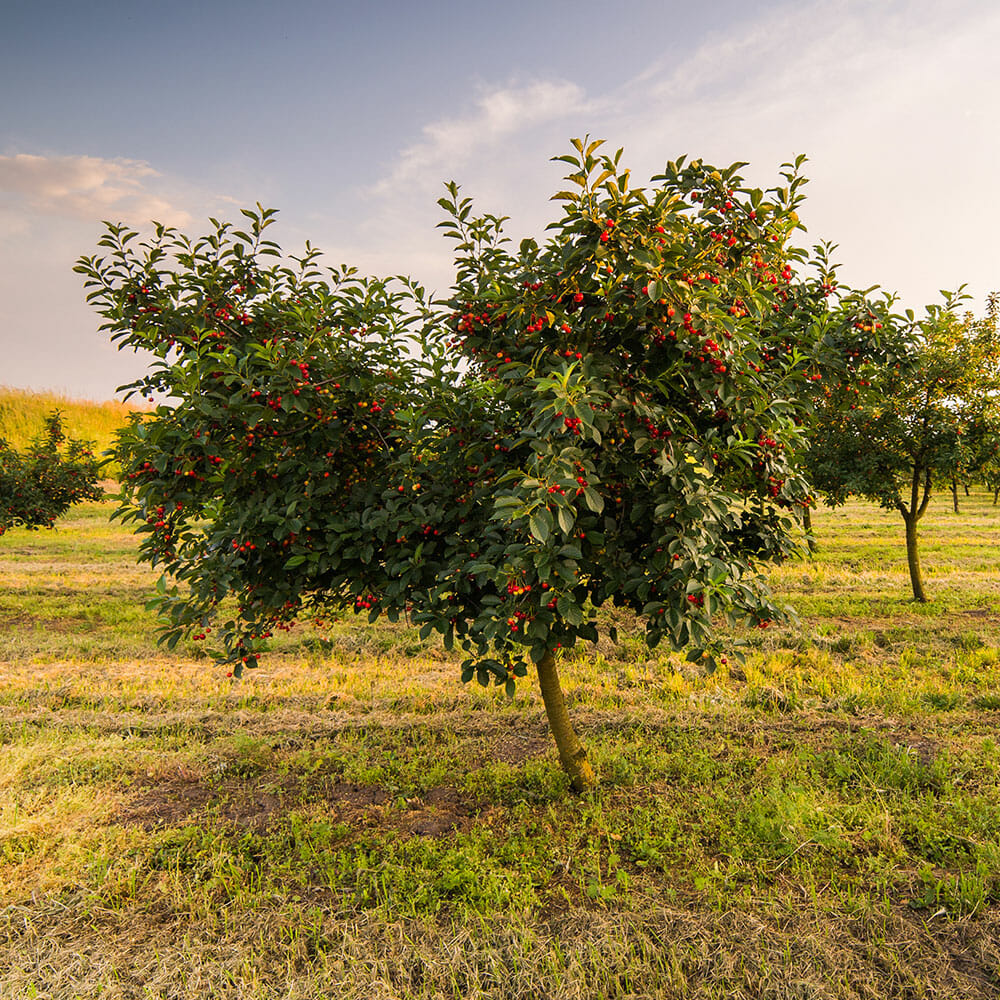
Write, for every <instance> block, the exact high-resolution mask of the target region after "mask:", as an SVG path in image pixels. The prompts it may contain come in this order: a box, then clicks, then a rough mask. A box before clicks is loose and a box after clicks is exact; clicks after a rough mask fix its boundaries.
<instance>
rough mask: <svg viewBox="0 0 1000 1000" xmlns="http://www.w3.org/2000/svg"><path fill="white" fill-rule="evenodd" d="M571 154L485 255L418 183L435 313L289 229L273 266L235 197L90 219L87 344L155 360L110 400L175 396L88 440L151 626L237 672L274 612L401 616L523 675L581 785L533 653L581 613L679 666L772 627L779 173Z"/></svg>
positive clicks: (782, 492) (581, 151)
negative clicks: (522, 233) (637, 167)
mask: <svg viewBox="0 0 1000 1000" xmlns="http://www.w3.org/2000/svg"><path fill="white" fill-rule="evenodd" d="M599 145H600V144H599V143H596V142H595V143H586V142H580V141H577V142H575V143H574V151H573V152H572V153H571V154H569V155H567V156H563V157H559V159H560V160H561V161H563V162H564V163H565V164H567V165H568V166H569V170H570V173H569V176H568V177H567V182H568V189H567V190H566V191H563V192H560V193H559V194H558V195H556V198H557V199H559V200H561V201H563V202H564V204H565V212H564V213H563V215H562V217H561V218H560V219H558V220H557V221H555V222H553V223H552V225H551V226H550V227H549V229H550V231H551V232H552V236H551V239H550V240H549V241H548V242H547V243H546V244H545V245H544V246H539V245H538V244H537V243H536V242H535V241H533V240H525V241H523V242H522V243H521V244H520V246H519V247H518V248H517V249H516V250H512V249H511V247H510V246H509V243H508V241H507V239H506V238H505V236H504V235H503V228H502V227H503V221H504V220H503V219H502V218H498V217H496V216H490V215H484V216H480V217H476V216H474V215H473V213H472V208H471V203H470V202H469V200H468V199H464V198H461V197H460V196H459V190H458V188H457V186H456V185H454V184H451V185H449V186H448V196H447V197H445V198H443V199H442V200H441V205H442V207H443V209H444V211H445V213H446V220H445V222H444V223H442V225H443V226H444V228H445V231H446V234H447V235H448V236H450V237H451V238H452V239H453V240H454V241H455V244H456V248H457V257H456V266H457V278H456V283H455V287H454V289H453V292H452V295H451V297H450V300H449V301H448V303H446V304H445V305H444V306H438V305H435V306H431V305H429V304H428V303H427V302H426V301H425V298H424V296H423V293H422V290H421V289H419V288H418V287H416V286H415V285H414V284H413V283H412V282H410V281H407V280H396V281H391V282H387V281H380V280H375V279H362V278H359V277H358V276H357V274H356V273H355V272H354V271H352V270H350V269H345V268H341V269H332V270H325V271H321V270H320V268H319V267H318V266H317V263H316V257H317V252H316V251H315V250H313V249H312V248H310V247H309V246H308V245H307V248H306V251H305V253H304V254H303V255H302V256H301V257H299V258H297V259H293V261H292V262H291V263H287V262H285V260H283V259H282V258H281V257H280V254H279V249H278V247H277V246H276V245H275V244H274V243H273V242H271V241H269V240H267V239H265V238H264V234H265V233H266V230H267V227H268V226H269V225H270V224H271V222H272V221H273V218H272V217H273V214H274V213H273V211H272V210H269V209H261V208H260V206H258V210H257V211H245V212H244V215H245V216H246V217H247V219H248V222H247V225H246V228H245V229H243V230H241V229H239V228H236V227H233V226H231V225H229V224H226V223H218V224H215V225H214V228H213V230H212V231H211V232H210V233H209V234H208V235H206V236H204V237H200V238H198V239H189V238H188V237H186V236H184V235H182V234H180V233H177V232H176V231H174V230H172V229H167V228H164V227H158V228H157V230H156V233H155V236H153V237H152V238H151V239H150V240H147V241H141V240H140V238H139V237H138V236H137V234H136V233H135V232H133V231H130V230H129V229H127V228H125V227H124V226H111V227H109V229H108V231H107V233H106V235H105V237H104V238H103V239H102V240H101V243H100V246H101V253H102V255H103V256H100V257H88V258H82V259H81V261H80V262H79V263H78V267H77V270H79V271H80V272H82V273H83V274H84V275H85V277H86V281H87V286H88V288H89V289H90V292H89V298H90V300H91V301H92V302H93V303H94V304H95V305H96V306H97V308H98V309H99V311H100V313H101V315H102V316H103V317H104V318H105V328H107V329H108V330H110V331H111V334H112V337H113V339H115V340H117V341H118V342H119V344H120V346H123V347H130V348H136V349H144V350H148V351H151V352H152V353H153V354H155V355H156V356H157V358H158V361H157V362H156V363H155V366H154V367H153V369H152V370H151V372H150V373H149V374H148V376H147V377H146V378H144V379H142V380H141V381H140V382H138V383H136V385H135V386H134V387H133V388H134V389H135V390H136V391H140V392H143V393H145V394H148V392H149V391H156V392H160V393H164V394H167V395H168V396H169V397H171V398H172V399H173V400H175V401H176V402H175V403H174V404H172V405H161V406H160V407H159V408H158V409H157V411H156V413H155V414H154V415H153V416H152V417H151V418H148V419H145V420H142V421H139V420H136V421H135V423H134V424H133V425H132V427H131V428H130V429H129V430H127V431H126V432H125V433H124V435H123V436H122V438H121V443H120V447H119V449H118V456H119V458H120V460H121V462H122V465H123V468H124V469H125V472H126V477H125V481H124V482H125V485H124V492H123V504H122V508H121V511H120V514H121V516H123V517H125V518H128V519H132V520H134V521H135V522H136V523H137V524H138V529H137V530H138V531H140V532H141V533H143V534H144V536H145V537H144V540H143V542H142V544H141V547H140V552H141V558H142V559H143V560H145V561H147V562H149V563H151V564H153V565H160V566H162V567H163V568H164V570H165V571H166V577H165V578H164V580H163V581H161V610H162V613H163V614H164V616H165V618H166V621H167V625H166V628H165V632H164V639H165V641H166V642H167V643H168V644H173V643H176V642H177V641H178V639H179V638H180V637H181V636H182V635H191V634H192V633H195V634H196V635H197V636H199V637H204V636H205V635H206V634H207V633H208V632H209V630H210V629H211V628H213V627H214V628H215V632H214V635H215V636H216V637H218V638H219V639H221V641H222V645H223V647H224V648H223V651H222V652H221V653H220V658H221V660H222V661H223V662H228V663H230V664H232V665H233V670H234V672H235V673H237V674H239V672H240V670H241V669H242V667H243V666H254V665H256V662H257V656H258V653H259V651H260V649H261V648H262V646H263V645H264V644H265V643H266V639H267V637H268V636H269V635H270V634H271V633H272V631H273V630H275V629H278V628H287V627H290V625H291V623H292V621H293V619H295V618H298V617H301V616H309V615H322V614H326V613H328V611H329V610H331V609H332V610H336V609H342V608H348V609H351V610H353V611H355V612H357V613H361V614H364V615H366V616H367V617H368V618H369V620H375V619H376V618H377V617H379V616H380V615H383V614H385V615H387V616H388V617H389V619H390V620H393V621H395V620H397V619H398V618H400V617H401V616H406V617H407V618H408V619H409V620H410V621H412V622H413V623H414V624H415V625H418V626H419V627H420V630H421V635H423V636H427V635H429V634H430V633H431V632H433V631H435V630H436V631H438V632H439V633H441V634H442V636H443V638H444V642H445V645H446V646H447V647H448V648H451V647H452V646H453V645H455V644H458V645H459V646H461V647H462V648H464V650H465V651H466V654H467V658H466V659H465V661H464V663H463V664H462V667H461V674H462V678H463V680H466V681H468V680H470V679H471V678H473V677H476V678H477V679H478V680H479V682H480V683H483V684H487V683H489V681H490V679H491V678H492V679H493V680H495V681H496V682H497V683H502V684H506V685H507V687H508V690H511V691H512V690H513V689H514V684H515V680H516V678H519V677H523V676H524V675H525V673H526V671H527V669H528V666H529V664H531V663H533V664H534V665H535V667H536V669H537V671H538V677H539V684H540V688H541V692H542V696H543V699H544V702H545V707H546V711H547V714H548V718H549V722H550V725H551V728H552V731H553V734H554V736H555V739H556V744H557V747H558V749H559V754H560V759H561V760H562V763H563V766H564V767H565V769H566V771H567V773H568V774H569V775H570V778H571V780H572V782H573V784H574V786H575V787H577V788H583V787H586V786H587V785H589V784H591V783H592V782H593V780H594V775H593V771H592V769H591V767H590V765H589V763H588V762H587V758H586V755H585V753H584V751H583V749H582V747H581V745H580V743H579V741H578V740H577V738H576V736H575V734H574V732H573V729H572V726H571V725H570V720H569V715H568V713H567V710H566V704H565V700H564V696H563V692H562V689H561V687H560V684H559V679H558V674H557V671H556V654H557V652H558V651H559V650H560V649H565V648H567V647H571V646H573V645H574V644H575V643H577V642H578V641H581V640H582V641H595V640H596V639H597V637H598V627H599V621H600V620H599V619H598V616H597V609H598V608H600V607H601V606H602V605H605V604H607V603H610V604H613V605H617V606H623V607H627V608H629V609H631V610H632V611H634V612H635V613H636V614H637V615H638V616H639V617H640V619H641V620H642V621H643V622H644V623H645V628H646V637H647V639H648V641H649V643H650V644H651V645H655V644H656V643H658V642H661V641H665V642H667V643H669V644H670V645H671V646H672V647H673V648H675V649H683V648H687V649H688V650H689V653H688V656H689V659H691V660H694V661H703V662H708V663H712V662H714V658H715V657H716V656H718V655H719V652H720V646H719V640H718V639H717V637H716V633H715V629H716V625H717V623H718V622H719V621H720V620H722V619H725V618H727V617H729V618H732V619H739V620H743V621H749V622H751V623H754V624H758V625H760V626H761V627H763V626H766V625H767V624H768V623H769V622H770V621H772V620H773V619H775V618H777V617H780V616H781V614H782V612H781V610H780V609H779V608H778V607H777V606H776V605H775V604H774V603H773V601H772V600H771V598H770V595H769V593H768V590H767V587H766V584H765V581H764V579H763V577H762V575H761V574H760V572H759V567H760V566H761V565H762V564H765V563H767V562H770V561H774V560H778V559H781V558H782V557H784V556H785V555H786V554H788V553H790V552H792V551H794V549H795V545H796V542H795V536H796V533H797V519H796V518H795V517H794V516H793V513H792V512H793V510H794V509H795V506H796V505H797V504H800V503H801V502H802V499H803V497H804V495H805V492H806V489H807V487H806V484H805V482H804V481H803V480H802V479H801V477H800V476H799V475H798V474H797V473H796V470H795V468H794V467H793V466H792V464H791V463H790V461H789V458H788V456H789V455H790V454H791V453H792V451H794V445H795V443H796V441H797V439H798V437H799V435H800V434H801V425H802V417H803V413H804V407H805V405H806V404H805V403H803V402H802V398H803V396H802V392H801V389H802V386H803V385H804V383H805V382H806V380H807V378H808V377H809V376H808V372H807V371H806V370H805V363H804V361H803V356H802V354H801V353H800V352H801V350H802V348H803V346H804V341H805V338H806V337H807V335H808V331H807V330H805V329H802V328H801V327H798V328H797V327H795V326H794V324H795V322H796V319H795V318H794V316H793V317H790V318H788V321H787V323H786V324H782V325H781V326H780V327H779V326H776V325H775V323H773V322H772V320H771V317H772V316H774V315H775V314H777V313H781V312H782V310H783V309H785V308H786V306H787V305H788V303H789V299H790V294H791V293H790V291H789V289H790V288H791V286H792V285H793V284H794V267H795V265H796V264H797V261H798V255H797V254H796V253H795V252H794V251H793V250H791V249H790V248H789V237H790V235H791V234H792V232H793V231H794V230H795V229H796V228H797V225H798V219H797V215H796V213H795V209H796V207H797V205H798V203H799V201H800V200H801V195H800V194H799V193H798V188H799V185H800V184H801V183H802V180H803V179H802V177H801V176H800V175H799V173H798V164H796V165H786V168H785V172H784V177H783V183H782V184H781V185H780V187H777V188H775V189H773V190H771V191H769V192H763V191H761V190H759V189H753V188H749V187H746V186H745V185H744V183H743V181H742V179H741V177H740V175H739V172H738V170H739V167H740V166H741V165H740V164H737V165H734V166H733V167H730V168H728V169H725V170H718V169H715V168H713V167H710V166H708V165H705V164H703V163H702V162H700V161H698V160H695V161H691V162H687V161H686V160H685V159H683V158H682V159H681V160H679V161H678V162H676V163H670V164H668V165H667V167H666V169H665V171H664V173H663V174H662V175H660V176H658V177H656V178H654V185H655V186H653V187H652V188H650V189H648V190H644V189H637V188H633V187H632V186H631V185H630V181H629V173H628V171H627V170H625V169H624V168H622V167H621V165H620V162H619V161H620V156H621V151H620V150H619V151H618V153H617V154H615V155H614V156H603V155H601V154H599V153H598V152H597V149H598V146H599ZM789 324H791V325H789ZM171 577H172V578H173V579H174V580H175V581H177V582H178V583H179V584H180V585H181V586H182V587H183V590H181V589H179V588H178V587H177V586H170V585H169V578H171ZM228 596H234V597H235V598H236V600H235V602H234V603H235V606H236V608H237V609H238V610H236V611H235V612H224V611H223V610H222V608H221V603H222V601H223V600H224V599H225V598H227V597H228ZM612 634H613V633H612Z"/></svg>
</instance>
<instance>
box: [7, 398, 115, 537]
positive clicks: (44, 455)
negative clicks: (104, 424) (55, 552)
mask: <svg viewBox="0 0 1000 1000" xmlns="http://www.w3.org/2000/svg"><path fill="white" fill-rule="evenodd" d="M99 478H100V463H99V462H98V461H97V459H96V458H94V456H93V453H92V452H91V451H90V447H89V445H88V444H87V443H86V442H83V441H73V440H70V441H67V440H66V435H65V434H64V433H63V430H62V419H61V417H60V415H59V413H58V412H56V413H53V414H51V415H50V416H49V417H47V418H46V420H45V430H44V431H43V432H42V434H41V435H39V436H38V437H37V438H36V439H35V440H34V441H33V442H32V443H31V445H30V446H29V447H28V450H27V451H26V452H18V451H15V450H14V449H13V448H11V447H10V445H8V444H7V442H6V441H5V440H3V439H2V438H0V535H3V534H4V533H5V532H6V531H7V530H8V528H16V527H24V528H29V529H37V528H51V527H52V526H53V524H54V523H55V520H56V518H57V517H60V516H61V515H62V514H64V513H65V512H66V511H67V510H69V508H70V507H72V506H73V505H74V504H77V503H80V502H81V501H82V500H100V499H101V498H102V497H103V496H104V491H103V490H102V489H101V488H100V487H99V486H98V485H97V482H98V479H99Z"/></svg>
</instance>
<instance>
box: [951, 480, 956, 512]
mask: <svg viewBox="0 0 1000 1000" xmlns="http://www.w3.org/2000/svg"><path fill="white" fill-rule="evenodd" d="M951 505H952V507H954V509H955V513H956V514H957V513H958V480H956V479H952V481H951Z"/></svg>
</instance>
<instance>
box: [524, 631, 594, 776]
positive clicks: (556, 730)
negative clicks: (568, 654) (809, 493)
mask: <svg viewBox="0 0 1000 1000" xmlns="http://www.w3.org/2000/svg"><path fill="white" fill-rule="evenodd" d="M538 684H539V686H540V687H541V689H542V701H544V702H545V714H546V716H548V720H549V728H550V729H551V730H552V736H553V737H554V738H555V741H556V748H557V749H558V750H559V761H560V763H561V764H562V766H563V770H564V771H565V772H566V773H567V774H568V775H569V780H570V782H571V784H572V785H573V789H574V791H577V792H585V791H586V790H587V789H588V788H593V786H594V785H596V784H597V777H596V776H595V774H594V769H593V768H592V767H591V766H590V761H589V760H587V751H586V750H584V749H583V746H582V744H581V743H580V741H579V740H578V739H577V737H576V733H575V732H574V731H573V724H572V722H570V720H569V712H568V711H567V710H566V698H565V697H564V695H563V690H562V687H561V686H560V684H559V671H558V670H557V669H556V658H555V657H554V656H553V655H552V652H551V650H550V651H549V652H547V653H546V654H545V655H544V656H543V657H542V659H541V660H540V661H539V662H538Z"/></svg>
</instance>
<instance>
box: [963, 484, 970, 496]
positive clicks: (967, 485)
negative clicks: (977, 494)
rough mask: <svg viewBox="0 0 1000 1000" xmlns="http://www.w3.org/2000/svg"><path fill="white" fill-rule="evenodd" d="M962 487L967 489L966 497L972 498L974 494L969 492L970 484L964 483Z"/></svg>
mask: <svg viewBox="0 0 1000 1000" xmlns="http://www.w3.org/2000/svg"><path fill="white" fill-rule="evenodd" d="M962 486H963V487H964V488H965V495H966V496H967V497H968V496H972V494H971V493H970V492H969V484H968V483H962Z"/></svg>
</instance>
